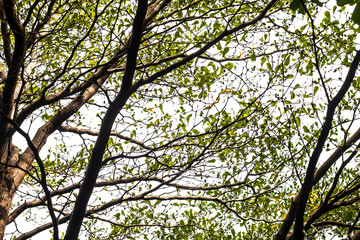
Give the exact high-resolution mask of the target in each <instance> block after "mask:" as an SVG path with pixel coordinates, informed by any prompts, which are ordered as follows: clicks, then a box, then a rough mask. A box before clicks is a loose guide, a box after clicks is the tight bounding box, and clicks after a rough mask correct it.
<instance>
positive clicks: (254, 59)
mask: <svg viewBox="0 0 360 240" xmlns="http://www.w3.org/2000/svg"><path fill="white" fill-rule="evenodd" d="M250 59H251V61H253V62H255V61H256V55H255V53H253V54H251V56H250Z"/></svg>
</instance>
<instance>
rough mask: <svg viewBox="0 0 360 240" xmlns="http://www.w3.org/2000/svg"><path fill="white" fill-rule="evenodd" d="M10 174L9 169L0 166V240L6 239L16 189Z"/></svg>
mask: <svg viewBox="0 0 360 240" xmlns="http://www.w3.org/2000/svg"><path fill="white" fill-rule="evenodd" d="M10 172H11V171H9V168H8V167H6V166H4V165H1V166H0V239H3V238H4V233H5V228H6V224H7V220H8V216H9V209H10V207H11V202H12V198H13V196H14V192H15V189H16V188H15V184H14V183H13V180H12V177H11V173H10Z"/></svg>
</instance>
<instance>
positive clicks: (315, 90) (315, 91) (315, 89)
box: [314, 86, 319, 95]
mask: <svg viewBox="0 0 360 240" xmlns="http://www.w3.org/2000/svg"><path fill="white" fill-rule="evenodd" d="M318 90H319V86H315V87H314V95H315V94H316V93H317V91H318Z"/></svg>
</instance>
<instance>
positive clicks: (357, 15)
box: [351, 2, 360, 25]
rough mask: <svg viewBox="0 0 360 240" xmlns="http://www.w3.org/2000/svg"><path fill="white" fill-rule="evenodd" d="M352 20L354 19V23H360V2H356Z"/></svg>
mask: <svg viewBox="0 0 360 240" xmlns="http://www.w3.org/2000/svg"><path fill="white" fill-rule="evenodd" d="M351 20H353V21H354V23H356V24H359V25H360V2H358V3H357V4H356V6H355V9H354V12H353V14H352V16H351Z"/></svg>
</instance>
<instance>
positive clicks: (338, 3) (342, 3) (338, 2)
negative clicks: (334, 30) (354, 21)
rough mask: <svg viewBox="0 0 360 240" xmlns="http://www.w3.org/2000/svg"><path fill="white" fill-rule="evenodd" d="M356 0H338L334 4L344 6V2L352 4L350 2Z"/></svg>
mask: <svg viewBox="0 0 360 240" xmlns="http://www.w3.org/2000/svg"><path fill="white" fill-rule="evenodd" d="M356 1H357V0H338V1H336V4H337V5H338V6H344V5H346V4H352V3H355V2H356Z"/></svg>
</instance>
